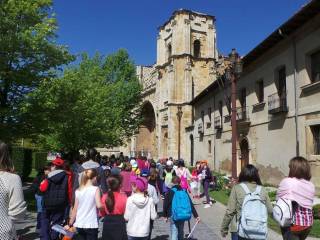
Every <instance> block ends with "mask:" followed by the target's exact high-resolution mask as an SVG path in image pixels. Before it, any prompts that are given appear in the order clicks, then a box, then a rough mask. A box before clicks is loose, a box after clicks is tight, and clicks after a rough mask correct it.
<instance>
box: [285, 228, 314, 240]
mask: <svg viewBox="0 0 320 240" xmlns="http://www.w3.org/2000/svg"><path fill="white" fill-rule="evenodd" d="M310 231H311V227H309V228H307V229H305V230H303V231H300V232H291V231H290V227H285V228H281V233H282V238H283V240H305V239H306V238H307V237H308V235H309V233H310Z"/></svg>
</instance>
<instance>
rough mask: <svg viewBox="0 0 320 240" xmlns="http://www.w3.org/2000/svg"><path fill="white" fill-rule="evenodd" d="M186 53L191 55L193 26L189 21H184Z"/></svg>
mask: <svg viewBox="0 0 320 240" xmlns="http://www.w3.org/2000/svg"><path fill="white" fill-rule="evenodd" d="M184 23H185V25H184V43H185V45H184V52H185V53H186V54H191V43H190V40H191V25H190V20H189V19H184Z"/></svg>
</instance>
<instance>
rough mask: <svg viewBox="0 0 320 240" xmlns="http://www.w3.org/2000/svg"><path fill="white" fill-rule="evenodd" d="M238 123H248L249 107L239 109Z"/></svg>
mask: <svg viewBox="0 0 320 240" xmlns="http://www.w3.org/2000/svg"><path fill="white" fill-rule="evenodd" d="M237 121H241V122H248V121H250V118H249V107H237Z"/></svg>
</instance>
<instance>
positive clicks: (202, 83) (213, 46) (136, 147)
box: [123, 9, 218, 162]
mask: <svg viewBox="0 0 320 240" xmlns="http://www.w3.org/2000/svg"><path fill="white" fill-rule="evenodd" d="M217 58H218V52H217V43H216V28H215V17H214V16H210V15H206V14H202V13H198V12H193V11H189V10H184V9H181V10H177V11H175V12H174V13H173V14H172V16H171V17H170V19H169V20H168V21H167V22H165V23H164V24H163V25H162V26H160V27H159V33H158V37H157V61H156V64H155V65H153V66H137V75H138V78H139V80H140V82H141V84H142V86H143V92H142V94H143V107H142V114H143V119H144V120H143V123H142V125H141V127H140V129H139V133H138V134H137V135H136V136H134V137H133V138H132V139H131V140H130V141H129V142H128V144H127V147H126V149H123V151H124V152H125V153H127V154H130V155H131V156H139V155H142V156H147V157H149V158H153V159H158V158H167V157H173V158H175V159H177V158H178V155H179V149H180V158H182V159H185V160H187V161H188V162H189V161H190V160H191V159H190V158H191V156H193V154H192V153H191V150H190V149H193V148H191V147H190V144H191V143H192V139H190V136H189V135H187V134H186V132H187V130H188V129H189V130H190V128H192V127H191V126H192V123H193V111H192V107H191V106H190V105H189V103H190V101H191V100H192V99H193V98H194V97H195V96H196V95H198V94H199V93H200V92H201V91H203V90H204V89H205V88H206V87H207V86H208V85H210V84H211V83H212V82H213V81H215V79H216V70H215V66H216V60H217ZM178 112H179V113H178ZM179 115H180V116H179ZM191 161H192V160H191Z"/></svg>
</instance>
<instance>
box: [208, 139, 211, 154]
mask: <svg viewBox="0 0 320 240" xmlns="http://www.w3.org/2000/svg"><path fill="white" fill-rule="evenodd" d="M208 153H209V154H211V140H209V141H208Z"/></svg>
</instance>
